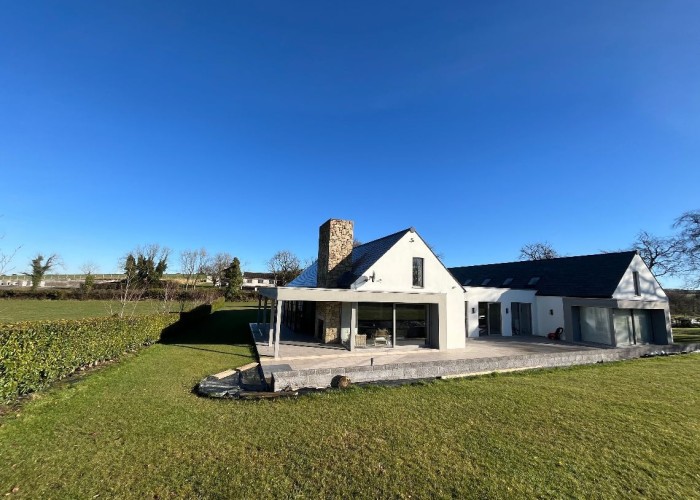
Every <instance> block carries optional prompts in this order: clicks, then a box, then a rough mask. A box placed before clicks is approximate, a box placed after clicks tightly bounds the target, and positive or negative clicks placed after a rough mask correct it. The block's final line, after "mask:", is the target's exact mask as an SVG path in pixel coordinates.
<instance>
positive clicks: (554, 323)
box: [532, 297, 571, 339]
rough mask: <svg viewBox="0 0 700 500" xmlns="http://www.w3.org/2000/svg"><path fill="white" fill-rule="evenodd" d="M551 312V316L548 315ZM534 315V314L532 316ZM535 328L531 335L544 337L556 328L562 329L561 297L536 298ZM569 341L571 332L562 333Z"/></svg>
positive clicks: (562, 311) (562, 300) (562, 310)
mask: <svg viewBox="0 0 700 500" xmlns="http://www.w3.org/2000/svg"><path fill="white" fill-rule="evenodd" d="M550 311H552V313H553V314H550ZM533 315H535V314H533ZM536 316H537V328H536V329H535V328H534V325H533V330H532V333H533V334H535V335H541V336H543V337H546V336H547V334H548V333H550V332H553V331H555V330H556V329H557V328H559V327H562V328H564V299H563V298H562V297H537V313H536ZM564 335H566V338H567V339H571V337H570V335H571V332H564Z"/></svg>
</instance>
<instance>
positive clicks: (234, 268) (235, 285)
mask: <svg viewBox="0 0 700 500" xmlns="http://www.w3.org/2000/svg"><path fill="white" fill-rule="evenodd" d="M224 280H225V281H226V290H225V292H224V297H226V300H228V301H233V300H236V299H238V298H240V296H241V286H242V285H243V273H241V261H240V260H238V257H234V258H233V261H231V265H230V266H228V267H227V268H226V270H225V271H224Z"/></svg>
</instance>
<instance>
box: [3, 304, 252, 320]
mask: <svg viewBox="0 0 700 500" xmlns="http://www.w3.org/2000/svg"><path fill="white" fill-rule="evenodd" d="M250 305H257V302H255V303H253V302H250V303H247V302H245V303H236V304H235V305H234V304H227V305H226V307H224V309H229V308H231V307H234V306H235V307H241V306H250ZM119 308H120V304H119V303H118V302H115V301H111V300H12V299H5V300H0V323H12V322H15V321H31V320H43V319H79V318H94V317H99V316H110V315H112V314H113V313H115V312H117V311H119ZM179 310H180V304H179V303H172V304H171V306H170V311H171V312H177V311H179ZM131 311H133V314H136V315H141V314H153V313H157V312H162V311H163V303H162V302H160V301H158V300H144V301H141V302H137V303H134V304H132V305H130V306H127V312H128V313H130V312H131Z"/></svg>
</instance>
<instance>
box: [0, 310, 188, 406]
mask: <svg viewBox="0 0 700 500" xmlns="http://www.w3.org/2000/svg"><path fill="white" fill-rule="evenodd" d="M176 320H177V316H176V315H172V314H171V315H162V314H161V315H154V316H139V317H134V318H123V319H122V318H116V317H110V318H89V319H79V320H58V321H26V322H22V323H8V324H2V325H0V401H2V402H8V401H11V400H13V399H15V398H16V397H17V396H20V395H22V394H27V393H30V392H33V391H36V390H38V389H41V388H42V387H45V386H46V385H47V384H49V383H51V382H53V381H56V380H59V379H61V378H63V377H66V376H68V375H70V374H71V373H73V372H74V371H76V370H77V369H78V368H80V367H84V366H88V365H92V364H94V363H99V362H102V361H107V360H110V359H114V358H116V357H118V356H119V355H120V354H123V353H124V352H128V351H134V350H136V349H138V348H140V347H142V346H145V345H150V344H152V343H154V342H156V341H157V340H158V339H159V338H160V335H161V332H162V331H163V330H164V329H165V328H167V327H168V326H170V325H172V324H173V323H174V322H175V321H176Z"/></svg>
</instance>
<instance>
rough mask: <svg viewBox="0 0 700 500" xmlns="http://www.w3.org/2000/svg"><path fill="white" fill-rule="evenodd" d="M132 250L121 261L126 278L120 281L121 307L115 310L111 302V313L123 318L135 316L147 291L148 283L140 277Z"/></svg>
mask: <svg viewBox="0 0 700 500" xmlns="http://www.w3.org/2000/svg"><path fill="white" fill-rule="evenodd" d="M134 253H138V252H130V253H128V254H127V255H126V256H124V257H123V258H122V259H120V261H119V267H121V268H122V269H124V278H122V280H121V281H120V282H119V308H118V309H117V310H116V311H115V310H114V309H113V308H112V305H111V304H110V313H111V314H115V315H117V316H119V317H120V318H123V317H124V316H125V315H127V313H128V316H133V314H134V312H135V311H136V305H137V304H138V302H139V301H140V300H141V298H142V297H143V295H144V293H146V284H145V283H144V282H143V281H141V280H140V279H139V273H138V268H137V266H136V262H137V261H136V257H134Z"/></svg>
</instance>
